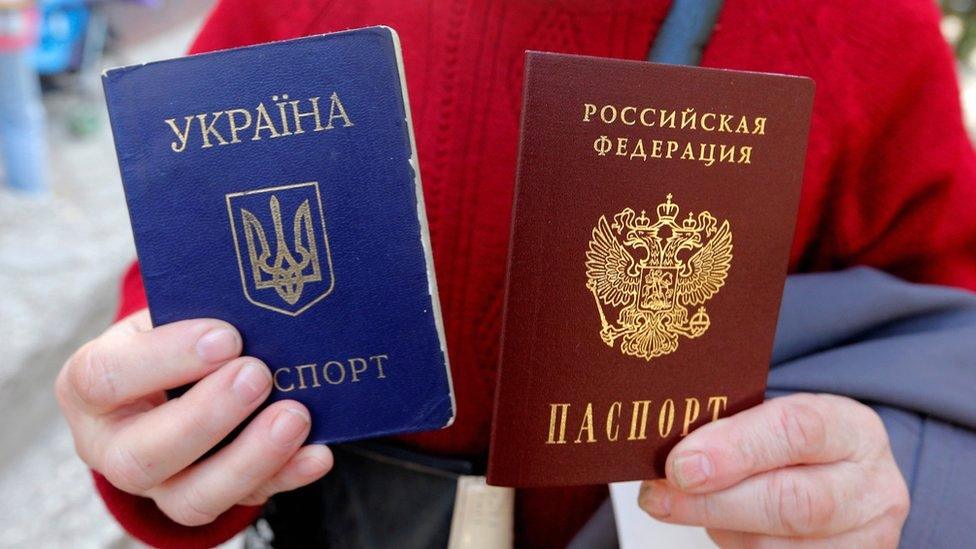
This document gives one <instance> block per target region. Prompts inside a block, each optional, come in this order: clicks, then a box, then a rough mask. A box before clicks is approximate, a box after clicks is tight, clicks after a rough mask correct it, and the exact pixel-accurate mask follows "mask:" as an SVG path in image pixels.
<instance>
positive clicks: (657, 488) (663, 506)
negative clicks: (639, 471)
mask: <svg viewBox="0 0 976 549" xmlns="http://www.w3.org/2000/svg"><path fill="white" fill-rule="evenodd" d="M641 507H642V508H643V509H644V510H645V511H647V512H648V513H650V514H652V515H654V516H655V517H667V516H668V515H670V514H671V495H670V494H668V489H667V488H666V487H665V486H663V485H662V484H661V483H658V482H650V483H648V484H647V488H646V489H645V490H644V493H643V495H642V498H641Z"/></svg>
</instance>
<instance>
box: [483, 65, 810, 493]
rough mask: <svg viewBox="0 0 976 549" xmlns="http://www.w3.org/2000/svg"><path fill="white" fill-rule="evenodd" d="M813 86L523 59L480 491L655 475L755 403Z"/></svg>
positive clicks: (708, 72) (717, 73) (726, 74)
mask: <svg viewBox="0 0 976 549" xmlns="http://www.w3.org/2000/svg"><path fill="white" fill-rule="evenodd" d="M813 91H814V86H813V82H812V81H811V80H809V79H807V78H798V77H789V76H780V75H771V74H758V73H744V72H736V71H729V70H715V69H701V68H689V67H679V66H668V65H656V64H650V63H645V62H638V61H625V60H610V59H599V58H592V57H580V56H569V55H557V54H544V53H535V52H530V53H528V54H527V60H526V74H525V90H524V96H523V101H524V103H523V107H522V129H521V144H520V154H519V165H518V177H517V188H516V193H515V209H514V214H513V215H514V217H513V227H512V243H511V248H510V257H509V271H508V286H507V291H506V302H505V312H504V328H503V340H502V352H501V365H500V372H499V378H498V389H497V395H496V404H495V414H494V421H493V426H492V439H491V449H490V456H489V464H488V481H489V483H491V484H495V485H507V486H544V485H572V484H593V483H604V482H611V481H621V480H634V479H647V478H655V477H659V476H661V475H662V473H663V465H664V461H665V459H666V457H667V453H668V451H669V450H670V449H671V448H672V447H673V446H674V445H675V444H676V443H677V442H678V440H679V439H680V438H681V437H682V436H685V435H686V434H688V433H689V432H691V431H692V430H693V429H695V428H697V427H699V426H701V425H703V424H705V423H706V422H709V421H714V420H715V419H716V418H721V417H725V416H728V415H730V414H733V413H735V412H738V411H740V410H743V409H745V408H747V407H750V406H753V405H755V404H758V403H759V402H761V401H762V399H763V392H764V389H765V383H766V374H767V370H768V363H769V358H770V353H771V348H772V341H773V335H774V331H775V327H776V317H777V314H778V309H779V303H780V298H781V294H782V290H783V284H784V282H785V277H786V271H787V262H788V257H789V251H790V244H791V241H792V236H793V227H794V222H795V216H796V212H797V206H798V201H799V196H800V185H801V180H802V172H803V162H804V157H805V152H806V143H807V132H808V125H809V119H810V111H811V107H812V101H813Z"/></svg>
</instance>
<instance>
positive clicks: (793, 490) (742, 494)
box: [639, 462, 883, 536]
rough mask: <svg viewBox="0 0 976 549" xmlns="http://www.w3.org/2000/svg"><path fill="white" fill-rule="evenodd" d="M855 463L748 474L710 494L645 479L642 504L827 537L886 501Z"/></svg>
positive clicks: (721, 525) (695, 518)
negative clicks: (876, 494) (882, 500)
mask: <svg viewBox="0 0 976 549" xmlns="http://www.w3.org/2000/svg"><path fill="white" fill-rule="evenodd" d="M867 477H868V475H866V474H865V472H864V471H863V468H862V467H861V466H860V465H858V464H855V463H848V462H844V463H835V464H830V465H803V466H796V467H790V468H788V469H779V470H776V471H772V472H769V473H765V474H762V475H757V476H754V477H751V478H748V479H746V480H744V481H742V482H740V483H739V484H736V485H735V486H733V487H731V488H727V489H725V490H721V491H718V492H711V493H708V494H689V493H686V492H682V491H681V490H680V489H678V488H675V487H674V486H673V485H671V484H670V483H669V482H667V481H665V480H656V481H651V482H648V483H645V486H643V487H642V488H643V490H642V492H641V495H640V500H639V503H640V505H641V507H642V508H643V509H644V510H645V511H647V512H648V514H650V515H651V516H653V517H654V518H657V519H659V520H662V521H664V522H669V523H675V524H687V525H694V526H704V527H706V528H717V529H725V530H736V531H741V532H753V533H757V534H767V535H774V536H814V535H816V536H823V535H832V534H837V533H840V532H845V531H848V530H851V529H854V528H856V527H860V526H862V525H864V524H867V523H868V522H870V521H871V520H873V519H874V518H875V515H873V514H869V513H871V512H873V510H874V509H878V508H880V507H881V506H882V503H883V502H877V501H872V498H875V497H876V496H875V495H874V494H875V492H874V491H872V490H870V489H869V488H870V487H869V486H867V485H866V483H867V480H866V479H867Z"/></svg>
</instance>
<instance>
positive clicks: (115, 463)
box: [101, 445, 156, 494]
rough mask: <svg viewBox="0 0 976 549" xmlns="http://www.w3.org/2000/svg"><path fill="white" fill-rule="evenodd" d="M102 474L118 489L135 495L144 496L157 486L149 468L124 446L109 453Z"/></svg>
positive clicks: (113, 448) (114, 448)
mask: <svg viewBox="0 0 976 549" xmlns="http://www.w3.org/2000/svg"><path fill="white" fill-rule="evenodd" d="M101 473H102V474H103V475H105V478H107V479H108V481H109V482H111V483H112V484H113V485H114V486H115V487H116V488H119V489H121V490H123V491H125V492H129V493H133V494H143V493H145V492H147V491H148V490H149V489H151V488H152V487H153V486H155V484H156V483H155V481H154V479H153V477H152V475H151V474H150V468H149V466H147V465H145V464H144V463H142V462H141V461H140V460H139V458H138V457H136V455H135V454H134V453H132V451H131V450H129V449H127V448H125V447H123V446H118V445H116V446H114V447H112V449H111V450H109V451H108V453H107V454H106V456H105V459H104V462H103V464H102V471H101Z"/></svg>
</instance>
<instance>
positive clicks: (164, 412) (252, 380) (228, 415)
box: [99, 357, 271, 494]
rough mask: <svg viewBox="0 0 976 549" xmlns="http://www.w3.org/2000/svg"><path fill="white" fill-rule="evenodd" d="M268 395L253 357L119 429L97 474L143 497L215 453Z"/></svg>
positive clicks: (266, 375)
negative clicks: (223, 441) (199, 460)
mask: <svg viewBox="0 0 976 549" xmlns="http://www.w3.org/2000/svg"><path fill="white" fill-rule="evenodd" d="M270 393H271V372H270V371H269V370H268V367H267V366H265V365H264V364H263V363H262V362H261V361H259V360H258V359H256V358H251V357H243V358H239V359H236V360H233V361H231V362H230V363H228V364H227V365H225V366H224V367H222V368H220V369H219V370H217V371H216V372H214V373H212V374H210V375H209V376H207V377H205V378H203V379H202V380H201V381H200V382H199V383H197V384H196V385H194V386H193V387H191V388H190V390H189V391H187V392H186V393H184V394H183V395H182V396H181V397H180V398H176V399H173V400H170V401H167V402H165V403H163V404H161V405H160V406H157V407H155V408H153V409H152V410H149V411H147V412H145V413H143V414H142V415H140V416H138V417H135V418H133V420H132V421H130V422H129V423H127V424H126V425H124V426H123V427H122V428H120V429H119V430H118V431H117V432H116V433H114V436H112V437H111V438H110V440H109V443H108V444H107V446H106V450H105V455H104V456H103V458H102V460H101V463H102V466H101V467H100V468H99V470H100V472H101V473H102V474H103V475H105V476H106V478H108V479H109V481H110V482H112V483H113V484H114V485H115V486H117V487H118V488H120V489H122V490H125V491H127V492H131V493H135V494H141V493H145V492H146V491H148V490H149V489H150V488H152V487H153V486H156V485H158V484H159V483H161V482H163V481H164V480H166V479H168V478H169V477H171V476H173V475H175V474H176V473H178V472H179V471H181V470H183V469H184V468H186V467H187V466H188V465H190V464H192V463H193V462H194V461H196V460H197V459H198V458H199V457H200V456H202V455H203V454H205V453H206V452H207V451H209V450H210V449H211V448H213V447H214V446H215V445H216V444H217V443H218V442H220V441H221V440H223V439H224V437H226V436H227V435H228V434H230V433H231V431H233V430H234V429H235V428H236V427H237V426H238V425H240V423H241V422H242V421H244V420H245V419H247V417H248V416H249V415H251V413H252V412H253V411H254V410H256V409H257V407H258V406H259V405H260V404H261V403H262V402H263V401H264V399H266V398H267V397H268V395H269V394H270Z"/></svg>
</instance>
